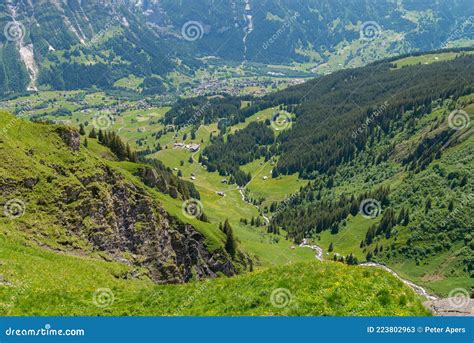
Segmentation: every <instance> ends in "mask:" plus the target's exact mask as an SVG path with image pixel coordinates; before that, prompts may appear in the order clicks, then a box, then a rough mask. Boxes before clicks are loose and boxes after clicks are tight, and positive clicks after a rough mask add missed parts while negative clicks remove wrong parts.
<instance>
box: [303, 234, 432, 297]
mask: <svg viewBox="0 0 474 343" xmlns="http://www.w3.org/2000/svg"><path fill="white" fill-rule="evenodd" d="M300 247H302V248H310V249H313V250H314V251H315V252H316V258H317V259H318V260H320V261H322V260H323V249H322V248H321V247H320V246H319V245H310V244H309V243H308V240H307V239H306V238H305V239H303V242H302V243H301V244H300ZM359 266H362V267H375V268H381V269H383V270H385V271H387V272H389V273H390V274H392V275H393V276H395V277H396V278H397V279H399V280H400V281H402V282H403V283H404V284H406V285H408V286H409V287H410V288H411V289H413V290H414V291H415V293H416V294H418V295H421V296H422V297H424V298H426V299H428V300H438V298H437V297H435V296H434V295H431V294H430V293H428V292H427V291H426V290H425V289H424V288H423V287H421V286H418V285H417V284H415V283H413V282H411V281H409V280H405V279H404V278H402V277H401V276H400V275H398V274H397V273H396V272H395V271H393V270H392V269H390V268H389V267H387V266H385V265H383V264H380V263H375V262H366V263H361V264H359Z"/></svg>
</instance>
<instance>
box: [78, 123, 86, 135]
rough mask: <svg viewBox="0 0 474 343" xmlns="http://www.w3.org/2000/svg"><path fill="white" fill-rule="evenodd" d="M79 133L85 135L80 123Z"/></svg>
mask: <svg viewBox="0 0 474 343" xmlns="http://www.w3.org/2000/svg"><path fill="white" fill-rule="evenodd" d="M79 134H80V135H81V136H85V134H86V130H84V125H82V124H80V125H79Z"/></svg>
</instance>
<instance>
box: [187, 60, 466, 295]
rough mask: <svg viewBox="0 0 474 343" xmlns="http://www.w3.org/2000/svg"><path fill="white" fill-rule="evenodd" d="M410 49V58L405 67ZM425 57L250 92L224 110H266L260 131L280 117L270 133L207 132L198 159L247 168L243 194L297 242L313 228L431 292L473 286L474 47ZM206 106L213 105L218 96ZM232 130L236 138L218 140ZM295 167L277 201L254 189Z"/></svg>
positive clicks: (335, 252) (311, 235) (226, 171)
mask: <svg viewBox="0 0 474 343" xmlns="http://www.w3.org/2000/svg"><path fill="white" fill-rule="evenodd" d="M410 58H411V59H412V60H413V61H414V63H415V65H406V66H404V67H401V64H403V63H404V64H408V63H407V61H408V60H409V59H410ZM420 58H421V59H423V56H421V57H420V56H418V57H417V56H412V57H406V58H404V59H402V60H400V61H395V60H394V61H382V62H380V63H375V64H373V65H370V66H367V67H364V68H358V69H354V70H345V71H340V72H337V73H334V74H332V75H328V76H324V77H321V78H319V79H315V80H312V81H310V82H307V83H305V84H303V85H299V86H296V87H291V88H288V89H287V90H285V91H282V92H277V93H275V94H272V95H269V96H266V97H264V98H261V99H254V101H253V102H252V104H251V106H249V107H246V108H244V109H242V110H240V111H239V112H237V114H234V115H232V116H231V117H230V118H229V119H228V122H230V123H231V124H234V123H235V121H237V122H238V121H240V119H241V118H240V117H241V116H243V117H246V116H249V115H251V116H253V115H256V113H258V114H260V115H261V114H262V113H263V112H264V111H261V110H262V109H267V110H269V111H271V112H272V111H273V113H274V114H273V119H272V120H266V121H265V124H266V125H267V126H268V127H267V126H265V125H263V124H261V125H259V126H258V127H260V130H259V131H257V132H259V134H260V136H261V137H266V130H268V129H269V127H272V128H273V129H275V127H276V128H278V131H275V133H277V135H275V137H274V140H271V139H269V140H266V141H265V142H263V141H258V140H255V139H250V138H249V137H259V136H258V135H256V134H255V133H254V131H256V130H255V127H256V126H250V125H248V126H246V127H245V128H243V129H241V131H236V133H234V134H226V135H223V136H222V137H223V138H221V137H219V139H214V140H213V141H212V143H213V144H214V145H211V146H210V147H207V148H206V149H205V150H203V157H202V158H201V160H202V161H203V163H204V164H206V165H208V168H209V166H210V167H211V168H215V166H217V168H219V171H220V172H221V173H222V174H223V175H226V176H227V175H232V176H231V179H232V178H234V179H236V176H237V175H240V174H241V173H243V172H244V170H245V171H246V173H244V174H243V176H244V177H242V179H243V182H241V181H238V182H241V184H242V185H244V187H247V186H248V183H247V182H249V181H248V180H252V183H253V185H252V186H251V187H248V189H247V191H248V194H247V196H248V197H249V198H250V199H253V200H252V201H253V202H254V203H255V204H257V205H260V204H265V206H262V213H263V214H264V215H266V216H267V217H269V218H271V223H270V225H269V227H268V231H269V232H273V233H278V232H279V231H280V230H284V232H288V235H289V237H290V238H292V239H293V240H294V241H295V242H296V243H300V242H302V241H303V239H305V238H306V239H312V240H313V244H316V245H321V248H322V249H323V251H324V258H326V259H336V260H339V261H341V262H347V263H350V264H357V263H360V262H364V261H377V262H380V263H384V264H387V265H389V266H390V267H392V268H395V269H396V270H397V272H399V273H400V274H402V275H403V276H404V277H407V278H409V279H411V280H416V281H417V282H418V283H420V284H424V285H426V286H427V287H428V288H430V290H432V291H434V292H435V293H439V294H443V295H444V294H449V293H450V291H451V290H453V289H455V288H456V287H461V288H465V289H469V286H470V284H471V283H472V277H473V274H472V273H473V270H474V269H473V268H474V265H473V256H474V255H473V252H474V247H473V245H472V232H471V231H472V225H473V223H472V218H473V217H474V216H473V212H472V206H471V202H472V189H473V183H472V182H473V179H474V174H473V164H472V161H473V153H472V152H473V149H472V148H473V145H472V144H473V137H472V134H473V130H472V127H471V126H472V125H471V124H470V122H471V120H472V114H473V107H472V106H473V105H472V104H473V96H472V94H473V93H474V89H473V87H472V85H473V84H474V74H473V72H474V68H473V65H474V57H473V55H472V54H465V55H464V56H463V54H461V55H460V56H458V57H457V58H455V59H453V60H451V61H445V62H438V61H436V63H432V64H428V63H427V62H426V64H425V63H423V64H418V63H419V60H420ZM424 58H425V59H426V60H429V56H425V57H424ZM399 64H400V66H399ZM230 100H231V101H232V100H233V99H230ZM220 102H224V101H223V100H221V101H220ZM188 112H190V111H189V110H187V111H182V112H181V113H188ZM209 112H210V113H213V115H216V113H217V115H219V113H220V112H219V107H216V108H215V109H212V110H209ZM291 113H294V114H295V115H294V116H293V115H291ZM279 116H281V117H283V118H284V119H285V121H281V122H280V123H278V121H277V120H276V119H275V118H278V117H279ZM180 119H181V120H183V118H180ZM204 120H206V118H204ZM226 130H227V129H226V128H225V127H224V129H223V132H226ZM237 137H239V139H241V141H240V142H239V145H238V146H237V145H235V144H226V143H223V142H225V140H227V142H233V141H234V140H235V139H236V138H237ZM262 142H263V143H262ZM234 145H235V146H234ZM242 150H243V151H242ZM226 156H234V158H233V161H232V163H230V162H229V161H227V160H225V158H226ZM249 156H256V158H260V157H264V158H262V159H260V160H258V159H257V160H256V161H252V162H251V163H255V162H258V161H260V163H259V164H260V165H263V164H265V166H267V165H268V166H269V167H268V168H269V169H267V170H269V171H268V172H267V173H268V174H267V175H265V174H263V176H260V175H255V174H253V173H254V170H255V168H249V167H248V165H249V163H248V162H249V161H248V160H249ZM214 165H215V166H214ZM257 165H258V163H257ZM260 168H262V169H263V168H264V167H260ZM248 170H252V174H250V175H248V174H247V171H248ZM297 176H299V178H300V179H302V180H306V182H305V183H302V184H300V186H299V191H297V190H298V188H296V189H294V190H293V192H295V193H294V194H289V193H286V197H285V198H283V199H281V198H280V200H282V201H281V203H277V202H273V203H269V202H268V201H267V199H265V197H264V198H261V197H260V198H259V197H257V196H256V194H264V193H265V192H266V194H271V192H272V187H273V186H272V185H273V184H276V182H278V180H281V182H283V183H284V180H288V178H290V177H292V178H294V177H297ZM256 177H258V178H263V181H262V182H260V183H258V187H262V188H263V189H265V192H263V191H262V190H260V189H259V188H258V187H257V183H256V182H253V180H254V179H255V178H256ZM270 177H271V179H270ZM239 180H240V179H239ZM273 191H279V190H278V189H274V190H273ZM252 192H253V193H254V194H252ZM283 194H285V193H283ZM364 211H367V212H364ZM248 219H250V218H248Z"/></svg>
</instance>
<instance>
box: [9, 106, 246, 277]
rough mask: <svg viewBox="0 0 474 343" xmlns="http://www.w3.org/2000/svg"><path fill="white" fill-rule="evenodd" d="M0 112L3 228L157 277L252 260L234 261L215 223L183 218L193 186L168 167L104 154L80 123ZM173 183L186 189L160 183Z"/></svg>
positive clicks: (234, 268) (229, 269) (212, 272)
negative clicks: (171, 190)
mask: <svg viewBox="0 0 474 343" xmlns="http://www.w3.org/2000/svg"><path fill="white" fill-rule="evenodd" d="M0 118H1V122H2V124H3V127H2V136H1V137H0V161H1V167H0V191H1V195H2V196H1V200H2V206H3V208H4V211H3V215H2V217H1V218H0V223H1V227H2V232H3V234H4V235H12V236H13V237H18V238H20V237H22V238H23V239H25V240H28V241H30V242H35V243H36V244H38V245H40V246H43V247H45V248H47V249H52V250H55V251H58V252H64V253H71V254H79V255H94V256H96V257H102V258H104V259H106V260H115V261H120V262H122V263H126V264H129V265H131V266H135V267H136V268H145V269H146V270H147V272H146V274H147V276H148V277H149V278H150V279H152V280H154V281H155V282H157V283H179V282H186V281H189V280H190V279H194V278H202V277H215V276H216V275H217V274H218V273H219V274H221V273H223V274H226V275H233V274H235V273H236V272H238V270H240V269H242V268H245V267H246V263H247V260H246V257H245V256H244V255H243V254H241V253H238V254H237V255H236V256H235V258H234V259H233V261H232V259H231V257H230V256H229V255H228V254H227V252H226V251H225V250H224V248H223V247H224V242H225V235H224V234H223V233H222V232H220V231H219V230H218V228H217V225H214V226H211V225H210V224H206V223H203V224H202V225H198V228H196V227H194V226H192V225H190V224H189V222H191V223H192V222H193V221H183V220H182V219H183V218H184V219H186V218H185V215H184V214H183V211H182V205H183V202H184V203H186V202H187V201H190V200H189V194H188V195H186V193H187V192H184V191H183V188H182V187H180V184H178V185H177V182H178V181H177V179H176V177H174V176H171V175H167V173H168V172H167V171H166V170H160V169H158V168H155V167H153V166H151V165H142V164H136V163H131V162H119V161H107V160H104V159H102V158H100V157H98V156H97V155H95V153H93V152H92V151H89V150H88V149H86V148H84V147H83V146H82V144H81V141H80V136H79V134H78V133H77V131H75V130H74V129H69V128H66V127H61V126H56V125H42V124H33V123H28V122H25V121H23V120H18V119H16V118H15V117H13V116H11V115H8V114H6V113H1V114H0ZM93 143H94V142H91V145H94V144H93ZM96 144H97V143H96ZM100 148H102V149H105V148H104V147H99V146H97V145H96V148H95V149H94V150H95V151H96V152H97V151H99V150H100ZM108 155H112V154H111V153H110V152H109V153H108ZM168 183H170V184H174V185H175V186H176V187H177V188H179V189H180V190H181V193H178V192H177V191H176V190H175V192H176V194H175V199H173V198H172V197H170V196H168V195H164V194H163V193H161V192H160V190H163V189H166V188H168V187H171V186H168V185H167V184H168ZM145 184H148V185H149V186H145ZM162 199H170V200H169V201H172V200H175V201H177V202H178V201H179V210H175V211H170V212H166V211H165V209H164V208H163V205H162V203H161V201H160V200H162ZM185 222H186V223H185ZM194 222H198V220H196V219H194Z"/></svg>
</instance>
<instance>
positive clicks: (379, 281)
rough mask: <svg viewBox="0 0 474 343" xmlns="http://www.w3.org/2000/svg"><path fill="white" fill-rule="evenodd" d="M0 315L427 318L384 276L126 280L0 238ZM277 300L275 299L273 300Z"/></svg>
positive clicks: (336, 267) (102, 266) (119, 269)
mask: <svg viewBox="0 0 474 343" xmlns="http://www.w3.org/2000/svg"><path fill="white" fill-rule="evenodd" d="M0 243H1V245H0V247H1V248H0V261H2V264H0V275H2V279H1V280H0V289H1V292H0V315H8V316H12V315H42V316H44V315H50V316H55V315H56V316H57V315H69V316H71V315H72V316H74V315H92V316H96V315H100V316H110V315H115V316H117V315H118V316H123V315H158V316H185V315H197V316H205V315H210V316H217V315H339V316H341V315H402V316H406V315H410V316H412V315H415V316H416V315H426V314H427V312H426V310H424V309H423V307H422V305H421V301H420V299H418V297H417V296H416V295H415V294H414V293H413V292H412V291H411V290H410V289H409V288H408V287H407V286H405V285H403V284H402V283H401V282H400V281H398V280H397V279H396V278H394V277H392V276H391V275H389V274H388V273H386V272H384V271H381V270H377V269H365V268H360V267H348V266H344V265H342V264H340V263H331V262H326V263H319V262H316V261H315V262H308V263H300V264H293V265H287V266H281V267H277V268H271V269H266V270H262V271H258V272H253V273H249V274H246V275H242V276H237V277H233V278H219V279H215V280H207V281H202V282H194V283H190V284H186V285H161V286H157V285H153V284H152V283H151V282H150V281H148V280H147V279H146V278H142V279H140V277H139V278H133V279H129V278H128V275H129V273H131V272H132V270H131V269H130V267H127V266H125V265H122V264H118V263H114V262H105V261H103V260H100V259H97V258H91V257H81V256H71V255H64V254H58V253H55V252H52V251H49V250H46V249H42V248H39V247H37V246H36V245H35V244H32V243H25V242H24V241H23V240H17V239H16V238H14V236H12V232H9V233H8V234H7V233H6V232H5V231H2V232H1V234H0ZM278 299H279V300H278Z"/></svg>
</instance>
